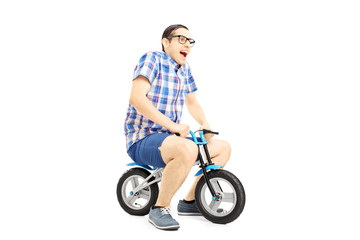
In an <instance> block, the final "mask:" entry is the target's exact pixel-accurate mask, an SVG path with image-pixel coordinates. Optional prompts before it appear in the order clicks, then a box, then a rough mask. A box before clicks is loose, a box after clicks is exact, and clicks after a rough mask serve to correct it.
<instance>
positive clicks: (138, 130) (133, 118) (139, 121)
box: [124, 52, 197, 151]
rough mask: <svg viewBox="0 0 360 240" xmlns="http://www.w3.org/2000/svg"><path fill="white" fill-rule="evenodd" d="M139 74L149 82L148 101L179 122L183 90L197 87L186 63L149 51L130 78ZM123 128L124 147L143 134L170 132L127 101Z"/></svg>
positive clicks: (139, 138) (188, 91) (184, 94)
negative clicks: (178, 62) (180, 63)
mask: <svg viewBox="0 0 360 240" xmlns="http://www.w3.org/2000/svg"><path fill="white" fill-rule="evenodd" d="M139 75H142V76H144V77H146V78H147V79H148V80H149V82H150V85H151V86H150V90H149V92H148V93H147V95H146V96H147V98H148V99H149V101H150V102H151V103H152V104H153V105H154V106H155V107H156V108H157V109H158V110H159V111H160V112H161V113H163V114H164V115H165V116H167V117H168V118H170V119H171V120H172V121H173V122H175V123H180V119H181V114H182V109H183V106H184V102H185V98H186V94H188V93H191V92H194V91H196V90H197V87H196V84H195V81H194V78H193V76H192V74H191V70H190V66H189V64H188V63H186V64H184V65H178V64H177V63H176V62H175V61H174V60H173V59H172V58H171V57H170V56H169V55H167V54H166V53H165V52H148V53H146V54H144V55H143V56H142V57H141V58H140V61H139V63H138V65H137V66H136V68H135V71H134V77H133V80H134V79H136V78H137V77H138V76H139ZM124 128H125V136H126V149H127V151H128V150H129V148H130V147H131V146H132V145H133V144H134V143H136V142H137V141H139V140H141V139H143V138H144V137H146V136H149V135H151V134H154V133H170V131H169V130H168V129H166V128H164V127H162V126H160V125H158V124H156V123H154V122H153V121H151V120H150V119H148V118H146V117H145V116H143V115H141V114H140V113H138V112H137V111H136V109H135V108H134V107H133V106H131V105H130V104H129V107H128V111H127V116H126V120H125V124H124Z"/></svg>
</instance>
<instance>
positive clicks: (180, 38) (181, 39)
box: [166, 35, 195, 47]
mask: <svg viewBox="0 0 360 240" xmlns="http://www.w3.org/2000/svg"><path fill="white" fill-rule="evenodd" d="M176 37H178V38H179V43H181V44H185V43H186V41H189V43H190V46H191V47H193V46H194V44H195V40H194V39H192V38H187V37H185V36H183V35H174V36H168V37H166V38H167V39H171V38H176Z"/></svg>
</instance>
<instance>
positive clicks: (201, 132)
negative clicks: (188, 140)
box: [175, 129, 219, 145]
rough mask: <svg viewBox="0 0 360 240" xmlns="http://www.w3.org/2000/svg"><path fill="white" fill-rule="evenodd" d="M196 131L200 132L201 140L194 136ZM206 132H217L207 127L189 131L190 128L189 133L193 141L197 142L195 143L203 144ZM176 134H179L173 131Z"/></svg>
mask: <svg viewBox="0 0 360 240" xmlns="http://www.w3.org/2000/svg"><path fill="white" fill-rule="evenodd" d="M196 132H200V139H201V142H199V141H200V140H199V141H198V139H197V137H196V136H195V133H196ZM207 133H211V134H216V135H218V134H219V132H213V131H211V130H208V129H201V130H197V131H195V132H193V131H191V130H190V135H191V136H192V138H193V140H194V142H195V143H196V144H197V145H203V144H207V142H206V141H205V138H204V134H207ZM175 135H176V136H180V134H179V133H175Z"/></svg>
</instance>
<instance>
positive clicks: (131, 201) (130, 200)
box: [126, 195, 137, 205]
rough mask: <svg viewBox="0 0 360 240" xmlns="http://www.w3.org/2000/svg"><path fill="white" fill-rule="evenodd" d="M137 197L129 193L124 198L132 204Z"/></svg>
mask: <svg viewBox="0 0 360 240" xmlns="http://www.w3.org/2000/svg"><path fill="white" fill-rule="evenodd" d="M136 199H137V197H135V196H134V195H130V196H128V197H127V198H126V202H127V203H129V204H131V205H133V204H134V202H135V201H136Z"/></svg>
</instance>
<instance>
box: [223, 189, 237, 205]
mask: <svg viewBox="0 0 360 240" xmlns="http://www.w3.org/2000/svg"><path fill="white" fill-rule="evenodd" d="M221 200H222V201H223V202H228V203H234V202H235V195H234V193H227V192H226V193H222V199H221Z"/></svg>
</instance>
